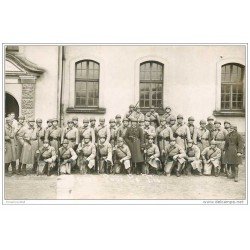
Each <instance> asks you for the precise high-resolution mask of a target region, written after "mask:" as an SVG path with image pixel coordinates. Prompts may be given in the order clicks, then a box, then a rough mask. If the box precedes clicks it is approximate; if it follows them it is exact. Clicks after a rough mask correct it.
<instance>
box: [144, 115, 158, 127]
mask: <svg viewBox="0 0 250 250" xmlns="http://www.w3.org/2000/svg"><path fill="white" fill-rule="evenodd" d="M146 117H149V118H150V121H151V125H152V126H154V127H155V128H157V127H158V126H159V125H160V116H159V114H158V113H157V112H155V111H154V112H147V113H146Z"/></svg>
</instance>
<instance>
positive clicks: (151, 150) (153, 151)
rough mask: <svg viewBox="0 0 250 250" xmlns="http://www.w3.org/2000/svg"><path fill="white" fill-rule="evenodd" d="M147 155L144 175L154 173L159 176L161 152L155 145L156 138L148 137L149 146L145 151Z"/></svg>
mask: <svg viewBox="0 0 250 250" xmlns="http://www.w3.org/2000/svg"><path fill="white" fill-rule="evenodd" d="M144 154H145V164H146V165H145V169H143V171H142V173H143V174H149V172H151V171H152V172H153V173H155V174H159V170H160V169H161V161H160V159H159V157H160V150H159V148H158V146H157V145H156V144H154V136H152V135H149V136H148V144H147V145H146V147H145V150H144Z"/></svg>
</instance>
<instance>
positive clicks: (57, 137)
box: [45, 118, 62, 153]
mask: <svg viewBox="0 0 250 250" xmlns="http://www.w3.org/2000/svg"><path fill="white" fill-rule="evenodd" d="M51 122H52V126H51V127H50V128H48V129H47V131H46V133H45V139H46V140H49V142H50V145H51V146H52V147H53V148H54V149H55V151H56V153H57V152H58V149H59V146H60V143H61V134H62V130H61V128H60V127H58V120H57V119H56V118H54V119H52V120H51Z"/></svg>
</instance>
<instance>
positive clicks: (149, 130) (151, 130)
mask: <svg viewBox="0 0 250 250" xmlns="http://www.w3.org/2000/svg"><path fill="white" fill-rule="evenodd" d="M142 129H143V134H144V141H145V143H146V144H147V143H148V137H149V136H153V137H155V136H156V132H155V127H154V126H151V125H148V126H146V125H144V127H143V128H142Z"/></svg>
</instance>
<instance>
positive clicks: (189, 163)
mask: <svg viewBox="0 0 250 250" xmlns="http://www.w3.org/2000/svg"><path fill="white" fill-rule="evenodd" d="M200 156H201V151H200V149H199V148H198V147H197V146H196V145H194V141H193V140H191V139H190V140H188V144H187V150H186V156H185V159H186V174H187V175H191V170H192V169H193V170H197V171H198V173H199V175H202V172H201V171H202V165H201V160H200Z"/></svg>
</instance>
